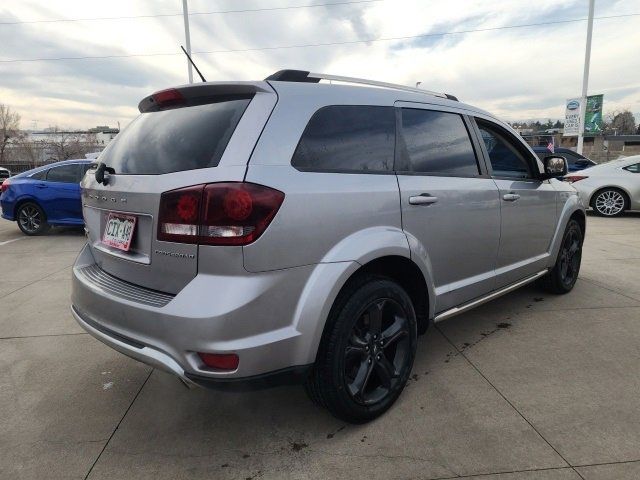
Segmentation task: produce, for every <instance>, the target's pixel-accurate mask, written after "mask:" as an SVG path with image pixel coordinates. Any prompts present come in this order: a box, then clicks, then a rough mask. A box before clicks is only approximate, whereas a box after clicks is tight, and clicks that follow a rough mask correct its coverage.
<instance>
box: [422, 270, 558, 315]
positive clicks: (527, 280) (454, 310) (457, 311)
mask: <svg viewBox="0 0 640 480" xmlns="http://www.w3.org/2000/svg"><path fill="white" fill-rule="evenodd" d="M547 272H548V270H541V271H539V272H538V273H535V274H533V275H531V276H530V277H527V278H525V279H523V280H520V281H519V282H516V283H512V284H511V285H507V286H506V287H502V288H501V289H500V290H496V291H494V292H491V293H489V294H487V295H485V296H484V297H480V298H476V299H475V300H472V301H470V302H469V303H465V304H462V305H460V306H459V307H454V308H451V309H449V310H445V311H444V312H442V313H439V314H438V315H436V316H435V318H434V319H433V321H434V323H438V322H441V321H442V320H446V319H447V318H450V317H453V316H455V315H458V314H460V313H464V312H466V311H467V310H471V309H472V308H475V307H477V306H479V305H482V304H483V303H486V302H488V301H490V300H493V299H494V298H498V297H501V296H502V295H504V294H505V293H509V292H512V291H513V290H516V289H518V288H520V287H522V286H523V285H526V284H527V283H531V282H533V281H534V280H537V279H538V278H540V277H542V276H543V275H545V274H546V273H547Z"/></svg>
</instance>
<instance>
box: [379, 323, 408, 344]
mask: <svg viewBox="0 0 640 480" xmlns="http://www.w3.org/2000/svg"><path fill="white" fill-rule="evenodd" d="M406 324H407V319H406V318H403V317H398V316H396V317H395V320H394V322H393V323H392V324H391V325H390V326H389V327H387V328H386V329H385V330H384V332H382V333H381V335H380V336H381V340H382V342H383V344H382V346H383V348H387V347H389V345H393V344H394V343H395V342H396V341H397V340H398V339H400V338H402V337H403V336H405V335H407V334H408V333H409V332H407V328H406Z"/></svg>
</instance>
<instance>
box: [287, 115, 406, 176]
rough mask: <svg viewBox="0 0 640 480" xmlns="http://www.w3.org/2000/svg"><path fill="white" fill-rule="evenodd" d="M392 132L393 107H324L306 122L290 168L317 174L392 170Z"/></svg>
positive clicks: (393, 133)
mask: <svg viewBox="0 0 640 480" xmlns="http://www.w3.org/2000/svg"><path fill="white" fill-rule="evenodd" d="M395 130H396V120H395V112H394V109H393V107H368V106H353V105H344V106H331V107H325V108H322V109H320V110H318V111H317V112H316V113H315V114H314V115H313V117H312V118H311V120H309V124H308V125H307V128H306V129H305V130H304V133H303V134H302V138H301V139H300V143H298V148H296V151H295V153H294V155H293V159H292V160H291V164H292V165H293V166H294V167H299V168H312V169H319V170H343V171H364V172H367V171H386V170H392V169H393V154H394V148H395V145H394V144H395Z"/></svg>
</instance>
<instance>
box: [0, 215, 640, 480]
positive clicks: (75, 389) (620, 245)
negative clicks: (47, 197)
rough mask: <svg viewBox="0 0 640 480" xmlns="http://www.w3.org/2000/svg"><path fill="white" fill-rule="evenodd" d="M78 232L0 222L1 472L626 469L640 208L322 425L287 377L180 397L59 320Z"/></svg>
mask: <svg viewBox="0 0 640 480" xmlns="http://www.w3.org/2000/svg"><path fill="white" fill-rule="evenodd" d="M83 241H84V238H83V236H82V232H81V231H80V230H75V229H64V230H58V229H54V230H52V231H51V233H50V234H49V235H47V236H45V237H39V238H25V237H23V236H22V234H21V233H20V232H19V231H18V229H17V227H16V226H15V225H14V224H11V223H9V222H6V221H2V222H0V262H1V263H0V264H1V265H2V277H1V280H0V432H1V433H0V478H2V479H5V478H7V479H13V478H25V479H31V478H34V479H35V478H64V479H67V478H78V479H84V478H89V479H103V478H104V479H106V478H109V479H112V478H136V479H137V478H142V479H144V478H149V479H151V478H153V479H164V478H166V479H176V478H185V479H186V478H189V479H193V478H238V479H249V478H250V479H281V478H301V479H306V478H335V479H341V478H350V479H353V478H364V477H367V478H369V479H376V478H381V479H406V478H421V479H445V478H459V477H464V478H474V479H475V478H477V479H480V478H482V479H490V480H534V479H536V480H537V479H545V480H547V479H548V480H565V479H566V480H574V479H580V478H583V479H586V480H595V479H602V480H606V479H616V480H620V479H623V480H624V479H637V478H640V408H638V407H639V404H640V401H639V400H638V399H639V397H640V379H639V378H638V374H637V373H638V367H639V366H640V215H638V214H630V215H628V216H625V217H623V218H619V219H602V218H598V217H593V216H590V217H589V218H588V227H587V240H586V243H585V251H584V256H583V265H582V270H581V274H580V279H579V281H578V283H577V285H576V288H575V290H574V291H573V292H572V293H570V294H569V295H566V296H562V297H557V296H551V295H548V294H546V293H543V292H541V291H540V290H538V289H536V288H535V287H533V286H529V287H525V288H523V289H520V290H519V291H516V292H513V293H512V294H509V295H507V296H505V297H502V298H501V299H498V300H496V301H494V302H492V303H489V304H486V305H484V306H482V307H480V308H478V309H476V310H474V311H471V312H469V313H467V314H464V315H461V316H459V317H456V318H453V319H451V320H449V321H447V322H444V323H442V324H439V325H438V327H437V328H433V329H431V330H430V331H429V332H428V333H427V335H426V336H423V337H420V339H419V345H418V357H417V360H416V364H415V367H414V371H413V375H412V379H411V381H410V383H409V385H408V387H407V389H406V391H405V392H404V393H403V395H402V396H401V398H400V400H399V401H398V403H397V405H396V406H395V407H394V408H393V409H392V410H391V411H389V412H388V413H387V414H386V415H384V416H383V417H382V418H380V419H378V420H377V421H374V422H372V423H370V424H368V425H363V426H351V425H345V424H344V423H342V422H340V421H338V420H335V419H334V418H332V417H331V416H329V415H328V414H327V413H326V412H324V411H323V410H320V409H318V408H316V407H315V406H314V405H313V404H311V402H310V401H308V400H307V398H306V396H305V394H304V392H303V390H302V388H297V387H282V388H278V389H273V390H266V391H260V392H250V393H231V392H211V391H205V390H188V389H186V388H184V387H183V386H182V384H181V383H180V382H179V381H178V380H177V379H175V378H173V377H171V376H170V375H167V374H165V373H163V372H159V371H155V370H152V369H151V368H149V367H147V366H145V365H142V364H139V363H137V362H135V361H134V360H131V359H129V358H127V357H125V356H123V355H120V354H118V353H117V352H115V351H112V350H111V349H109V348H107V347H106V346H104V345H102V344H101V343H100V342H98V341H97V340H94V339H93V338H92V337H90V336H89V335H87V334H85V333H83V331H82V329H80V327H78V326H77V325H76V324H75V322H74V321H73V319H72V318H71V315H70V313H69V310H68V307H69V302H68V297H69V276H70V266H71V264H72V263H73V260H74V257H75V255H76V253H77V251H78V250H79V249H80V247H81V245H82V244H83Z"/></svg>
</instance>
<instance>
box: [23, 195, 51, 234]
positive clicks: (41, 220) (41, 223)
mask: <svg viewBox="0 0 640 480" xmlns="http://www.w3.org/2000/svg"><path fill="white" fill-rule="evenodd" d="M16 221H17V222H18V228H20V230H22V233H24V234H25V235H29V236H33V235H42V234H44V233H46V232H47V231H48V230H49V228H50V226H49V224H48V223H47V217H46V216H45V214H44V210H42V208H40V206H39V205H38V204H37V203H33V202H27V203H23V204H22V205H20V207H18V211H17V213H16Z"/></svg>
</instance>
